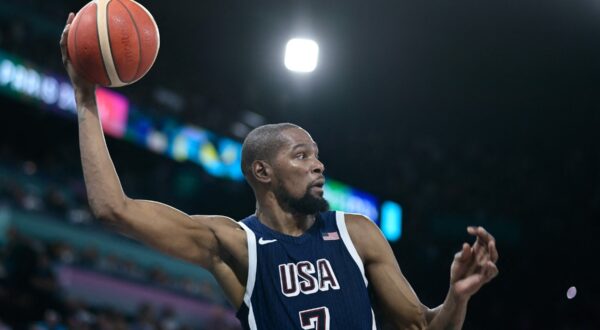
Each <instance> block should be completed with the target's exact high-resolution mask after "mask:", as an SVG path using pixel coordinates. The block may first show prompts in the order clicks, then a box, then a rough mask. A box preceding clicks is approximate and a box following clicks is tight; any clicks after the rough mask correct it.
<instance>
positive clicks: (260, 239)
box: [258, 237, 277, 245]
mask: <svg viewBox="0 0 600 330" xmlns="http://www.w3.org/2000/svg"><path fill="white" fill-rule="evenodd" d="M273 242H277V240H276V239H263V238H262V237H261V238H259V239H258V244H260V245H265V244H269V243H273Z"/></svg>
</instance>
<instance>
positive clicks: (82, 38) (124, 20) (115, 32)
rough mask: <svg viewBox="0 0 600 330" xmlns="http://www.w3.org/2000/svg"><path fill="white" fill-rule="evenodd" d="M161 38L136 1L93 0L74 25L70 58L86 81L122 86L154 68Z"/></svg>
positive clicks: (77, 17) (83, 9)
mask: <svg viewBox="0 0 600 330" xmlns="http://www.w3.org/2000/svg"><path fill="white" fill-rule="evenodd" d="M159 47H160V36H159V32H158V27H157V25H156V22H155V21H154V18H153V17H152V15H151V14H150V12H149V11H148V10H147V9H146V8H144V7H143V6H142V5H140V4H139V3H137V2H135V1H133V0H94V1H91V2H89V3H88V4H87V5H85V6H84V7H83V8H81V10H79V12H78V13H77V15H76V16H75V19H74V20H73V22H72V23H71V27H70V29H69V36H68V40H67V49H68V55H69V59H70V60H71V63H72V64H73V67H74V68H75V70H76V71H77V72H78V73H79V74H80V75H82V76H83V77H84V78H85V79H86V80H88V81H90V82H92V83H96V84H99V85H102V86H107V87H120V86H125V85H129V84H132V83H134V82H136V81H138V80H139V79H141V78H142V77H143V76H144V75H145V74H146V73H147V72H148V71H149V70H150V68H151V67H152V65H153V64H154V61H155V60H156V56H157V55H158V49H159Z"/></svg>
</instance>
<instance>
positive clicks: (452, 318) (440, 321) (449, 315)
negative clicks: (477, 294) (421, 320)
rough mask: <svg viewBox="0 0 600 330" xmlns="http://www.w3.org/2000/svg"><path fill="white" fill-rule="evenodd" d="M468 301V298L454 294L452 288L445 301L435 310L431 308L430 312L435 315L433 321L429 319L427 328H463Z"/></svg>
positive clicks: (441, 329)
mask: <svg viewBox="0 0 600 330" xmlns="http://www.w3.org/2000/svg"><path fill="white" fill-rule="evenodd" d="M468 302H469V299H468V298H459V297H457V296H456V295H454V294H453V292H452V289H450V291H449V292H448V295H447V296H446V299H445V300H444V303H443V304H442V305H440V306H438V307H436V308H434V309H433V310H430V313H431V314H433V315H434V316H433V318H432V319H431V321H429V320H428V321H429V322H428V325H427V329H430V330H433V329H436V330H437V329H440V330H456V329H462V326H463V323H464V322H465V317H466V315H467V304H468ZM428 319H429V317H428Z"/></svg>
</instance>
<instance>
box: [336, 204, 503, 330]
mask: <svg viewBox="0 0 600 330" xmlns="http://www.w3.org/2000/svg"><path fill="white" fill-rule="evenodd" d="M346 224H347V226H348V230H349V232H350V235H351V237H352V241H353V242H354V244H355V246H356V248H357V251H358V253H359V254H360V256H361V259H362V260H363V263H364V265H365V272H366V274H367V277H368V278H369V283H370V285H372V286H373V290H374V293H375V296H376V299H377V300H378V302H379V303H380V305H381V307H382V308H383V309H384V312H385V314H386V317H387V319H388V321H389V322H391V324H392V325H393V326H394V328H397V329H461V328H462V325H463V323H464V320H465V316H466V311H467V303H468V301H469V299H470V297H471V296H472V295H473V294H475V293H476V292H477V291H478V290H479V289H480V288H481V287H482V286H483V285H484V284H485V283H487V282H489V281H490V280H491V279H493V278H494V277H495V276H496V275H497V274H498V269H497V268H496V265H495V263H496V261H497V260H498V252H497V251H496V247H495V244H496V243H495V241H494V238H493V237H492V236H491V235H490V234H489V233H487V232H486V231H485V229H483V228H481V227H479V228H474V227H469V229H468V231H469V233H470V234H471V235H474V236H476V237H477V241H476V242H475V244H473V246H470V245H469V244H467V243H465V244H464V245H463V248H462V250H461V251H460V252H459V253H457V254H456V256H455V259H454V261H453V263H452V266H451V274H450V289H449V290H448V294H447V296H446V299H445V300H444V303H443V304H442V305H440V306H438V307H436V308H435V309H428V308H427V307H426V306H424V305H423V304H421V302H420V301H419V299H418V298H417V295H416V294H415V292H414V291H413V289H412V288H411V286H410V284H409V283H408V281H407V280H406V278H405V277H404V275H403V274H402V272H401V271H400V266H399V265H398V262H397V261H396V258H395V257H394V253H393V251H392V249H391V247H390V245H389V243H388V242H387V241H386V240H385V238H384V237H383V235H382V234H381V231H380V230H379V228H377V226H375V224H373V223H372V222H371V221H369V220H368V219H366V218H365V217H363V216H360V215H347V216H346Z"/></svg>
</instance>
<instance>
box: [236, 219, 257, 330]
mask: <svg viewBox="0 0 600 330" xmlns="http://www.w3.org/2000/svg"><path fill="white" fill-rule="evenodd" d="M239 224H240V226H242V228H243V229H244V231H245V232H246V241H247V242H248V279H247V280H246V290H245V292H244V304H245V305H246V307H247V308H248V326H249V328H250V329H251V330H255V329H257V327H256V319H255V318H254V310H253V308H252V300H251V299H252V292H253V291H254V284H255V283H256V266H257V253H256V235H254V232H253V231H252V229H250V228H249V227H248V226H247V225H246V224H245V223H243V222H239ZM240 310H241V308H240Z"/></svg>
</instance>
